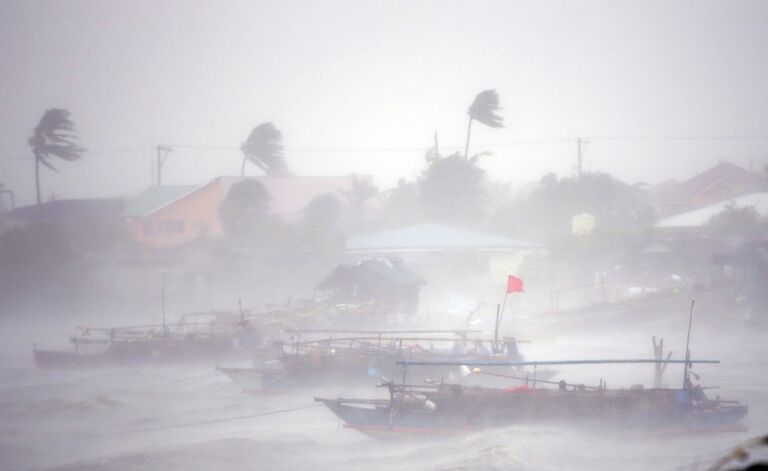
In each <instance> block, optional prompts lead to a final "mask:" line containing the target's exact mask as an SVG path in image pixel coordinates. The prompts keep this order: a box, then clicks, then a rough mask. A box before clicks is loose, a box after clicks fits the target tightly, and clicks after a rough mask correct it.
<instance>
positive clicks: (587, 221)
mask: <svg viewBox="0 0 768 471" xmlns="http://www.w3.org/2000/svg"><path fill="white" fill-rule="evenodd" d="M594 229H595V217H594V216H592V215H591V214H588V213H581V214H577V215H576V216H574V217H573V218H571V233H572V234H574V235H590V234H592V231H593V230H594Z"/></svg>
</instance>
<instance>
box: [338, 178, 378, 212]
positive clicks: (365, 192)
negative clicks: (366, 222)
mask: <svg viewBox="0 0 768 471" xmlns="http://www.w3.org/2000/svg"><path fill="white" fill-rule="evenodd" d="M378 193H379V189H378V188H376V186H375V185H374V184H372V183H371V182H369V181H368V180H364V179H360V178H357V177H355V178H354V179H353V180H352V187H351V188H350V189H349V190H348V191H342V192H341V194H342V195H343V196H344V198H345V199H346V200H347V202H348V203H349V204H350V206H352V207H353V208H355V211H356V212H357V216H358V218H362V216H363V212H364V211H365V204H366V203H367V202H368V200H369V199H371V198H373V197H374V196H376V195H377V194H378Z"/></svg>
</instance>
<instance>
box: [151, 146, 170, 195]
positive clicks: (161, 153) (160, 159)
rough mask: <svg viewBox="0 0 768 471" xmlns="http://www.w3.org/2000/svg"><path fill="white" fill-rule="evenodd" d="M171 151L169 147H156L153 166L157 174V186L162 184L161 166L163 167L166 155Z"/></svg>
mask: <svg viewBox="0 0 768 471" xmlns="http://www.w3.org/2000/svg"><path fill="white" fill-rule="evenodd" d="M172 151H173V149H172V148H171V147H168V146H160V145H159V146H157V164H156V165H155V170H156V172H157V186H161V185H162V184H163V165H165V160H166V159H167V158H168V154H170V153H171V152H172Z"/></svg>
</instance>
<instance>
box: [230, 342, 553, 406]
mask: <svg viewBox="0 0 768 471" xmlns="http://www.w3.org/2000/svg"><path fill="white" fill-rule="evenodd" d="M292 332H293V333H294V337H293V342H291V344H290V346H288V345H286V344H284V343H280V342H277V343H276V347H277V355H276V356H273V357H271V358H269V359H268V360H267V361H260V362H259V365H258V366H256V367H253V368H218V369H219V370H220V371H222V372H223V373H225V374H226V375H228V376H229V377H230V378H231V379H232V380H233V381H235V382H236V383H238V384H240V385H241V387H243V389H244V390H245V391H246V392H263V391H280V390H286V389H293V388H297V387H306V386H314V385H319V384H325V383H329V382H334V383H344V384H350V383H358V384H366V383H367V382H369V381H370V380H371V378H376V377H379V376H380V375H391V374H393V373H396V372H397V371H398V370H399V367H398V365H397V363H398V362H400V361H417V360H421V361H426V360H432V361H439V360H442V361H464V362H472V361H487V362H502V361H508V360H509V359H510V358H511V359H522V357H521V356H520V354H519V352H518V349H517V343H518V341H517V340H515V339H514V338H512V337H506V338H504V340H503V342H501V343H498V342H494V341H492V340H490V339H482V338H470V337H468V336H469V334H471V333H478V332H480V331H460V332H456V331H445V330H399V331H362V330H349V331H339V330H336V331H331V330H296V331H292ZM308 333H309V334H318V333H320V334H326V335H328V334H341V335H343V336H341V337H333V336H331V337H323V338H319V339H313V340H306V341H305V340H301V335H304V334H308ZM446 334H451V335H455V336H454V337H446V336H445V335H446ZM430 335H442V337H434V336H430ZM445 343H451V344H452V348H450V349H445V348H436V347H435V344H438V345H439V344H445ZM488 345H490V348H489V347H488ZM516 372H518V373H520V371H517V370H516ZM411 373H412V374H413V375H415V376H418V377H421V378H427V377H432V378H435V377H441V378H446V377H447V378H450V379H451V380H454V381H458V380H460V378H461V377H462V376H466V374H465V372H464V371H462V368H461V366H450V367H447V366H443V365H440V366H425V367H419V368H413V369H412V371H411ZM463 373H464V374H463ZM523 373H524V372H523ZM554 374H555V372H554V371H552V370H548V371H542V372H541V373H540V377H542V379H548V378H550V377H552V376H553V375H554Z"/></svg>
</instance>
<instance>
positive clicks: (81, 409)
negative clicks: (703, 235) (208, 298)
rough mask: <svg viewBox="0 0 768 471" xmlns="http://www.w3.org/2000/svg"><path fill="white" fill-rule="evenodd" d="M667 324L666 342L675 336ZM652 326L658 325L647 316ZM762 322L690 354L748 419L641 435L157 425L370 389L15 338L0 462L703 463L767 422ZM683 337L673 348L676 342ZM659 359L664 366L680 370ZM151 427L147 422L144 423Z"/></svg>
mask: <svg viewBox="0 0 768 471" xmlns="http://www.w3.org/2000/svg"><path fill="white" fill-rule="evenodd" d="M677 327H678V326H675V332H676V335H675V336H674V337H673V338H670V339H669V340H668V342H669V343H668V345H671V344H672V343H673V342H678V343H679V341H680V338H681V336H682V334H681V333H680V332H679V331H678V330H679V329H677ZM653 328H656V327H653ZM653 328H649V329H648V331H647V332H646V331H637V330H636V331H629V330H626V329H607V330H604V331H602V332H594V331H592V330H591V329H583V330H582V331H580V332H572V333H569V334H568V335H565V334H562V335H553V336H548V337H547V338H546V339H545V340H541V341H539V342H535V343H533V344H530V345H529V346H527V347H526V349H527V350H528V354H529V357H537V358H541V359H552V358H555V357H562V356H568V357H574V356H579V357H582V358H585V357H591V358H595V357H597V356H601V357H613V358H622V357H623V358H626V357H630V356H631V357H649V356H650V355H649V352H650V340H649V335H648V334H649V333H651V330H652V329H653ZM765 337H766V335H765V333H763V332H759V331H750V330H748V329H738V330H737V331H731V332H727V333H726V332H722V331H719V330H717V329H711V330H709V331H708V334H706V335H702V334H698V336H697V337H695V341H696V342H695V343H694V346H695V349H694V352H695V354H696V355H695V356H698V357H700V358H703V357H710V358H711V357H715V358H720V359H722V360H723V362H724V363H723V365H720V366H713V367H706V368H704V367H702V368H700V370H699V373H700V374H701V375H702V380H703V382H704V383H705V384H716V385H719V386H720V387H721V388H720V389H719V390H714V391H712V392H711V395H716V394H719V395H721V396H723V397H724V398H725V397H727V398H729V399H730V398H733V399H736V400H741V401H744V402H746V403H748V404H749V405H750V414H749V415H748V417H747V418H746V420H745V421H744V424H745V425H746V426H748V427H749V429H750V431H749V432H748V433H730V434H720V435H683V436H664V437H658V436H657V437H648V436H640V437H638V436H633V435H631V434H626V435H612V434H594V433H586V432H584V431H581V430H579V429H578V428H574V429H568V428H553V427H510V428H506V429H498V430H491V431H487V432H482V433H477V434H473V435H468V436H462V437H454V438H442V439H434V440H423V441H378V440H374V439H372V438H368V437H366V436H364V435H361V434H358V433H357V432H354V431H352V430H347V429H343V428H340V427H339V423H338V421H337V420H336V418H335V417H334V416H333V415H332V414H331V413H330V412H329V411H327V410H325V409H324V408H323V407H315V408H310V409H304V410H300V411H295V412H291V413H289V414H284V415H272V416H264V417H258V418H251V419H245V420H237V421H230V422H221V423H209V424H204V425H198V426H192V427H184V428H165V427H169V426H174V425H180V424H189V423H194V422H202V421H209V420H214V419H221V418H226V417H237V416H243V415H250V414H257V413H260V412H267V411H273V410H278V409H282V408H288V407H293V406H304V405H309V404H311V403H312V398H313V396H314V395H319V394H324V395H331V396H337V395H339V394H342V393H343V394H344V395H345V396H351V395H355V394H357V395H363V396H370V395H374V394H379V395H380V394H381V391H377V390H374V389H373V388H371V389H367V388H366V389H363V390H359V391H338V390H333V389H332V388H331V389H330V390H325V391H299V392H295V393H291V394H288V395H279V396H265V397H255V396H251V395H247V394H243V393H242V392H241V391H240V389H239V388H238V387H237V386H236V385H235V384H234V383H232V382H231V381H230V380H229V379H228V378H226V377H225V376H223V375H221V374H219V373H217V372H215V371H214V369H213V367H214V365H212V364H195V365H186V366H162V367H135V368H121V369H106V368H105V369H93V370H80V371H77V370H75V371H41V370H36V369H34V368H33V367H32V366H31V358H29V355H27V354H26V352H24V354H23V355H22V354H21V353H22V352H17V353H14V354H13V355H11V356H6V357H3V358H2V367H1V368H0V468H2V469H8V470H12V469H13V470H15V469H51V470H53V469H56V470H65V469H66V470H74V469H78V470H81V469H85V470H116V469H117V470H185V471H189V470H223V469H227V470H240V469H243V470H246V469H247V470H257V469H310V470H313V469H318V470H319V469H339V470H347V469H350V470H351V469H366V470H377V469H382V470H392V469H406V470H410V469H413V470H425V469H426V470H447V469H467V470H470V469H471V470H476V469H505V470H509V469H512V470H514V469H536V470H539V469H542V470H550V469H551V470H554V469H566V468H567V469H577V470H579V469H584V470H586V469H626V470H633V469H638V470H640V469H670V470H671V469H686V470H687V469H697V466H698V469H704V467H705V465H706V464H708V463H710V462H711V460H712V459H713V458H714V457H716V456H718V455H719V454H721V453H722V452H724V451H726V450H728V449H729V448H730V447H731V446H732V445H734V444H736V443H737V442H739V441H741V440H744V439H746V438H748V437H750V436H752V435H757V434H761V433H765V432H766V429H767V428H768V427H766V425H767V424H768V356H766V353H768V342H765V340H764V339H765ZM679 350H680V349H678V351H679ZM651 368H652V367H641V368H640V371H638V370H637V369H628V368H626V367H621V368H611V369H594V368H590V369H589V370H585V369H576V370H567V371H562V372H561V373H562V375H563V376H564V377H565V378H566V379H569V380H577V381H582V382H585V383H589V382H591V381H594V382H595V383H596V382H597V380H598V379H599V378H608V384H609V386H628V385H630V384H633V383H635V382H644V383H645V384H648V383H649V382H650V380H651ZM677 376H678V371H677V370H672V369H670V372H669V373H668V375H667V379H668V381H669V382H670V383H676V382H677V381H678V378H677ZM151 429H156V430H151Z"/></svg>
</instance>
